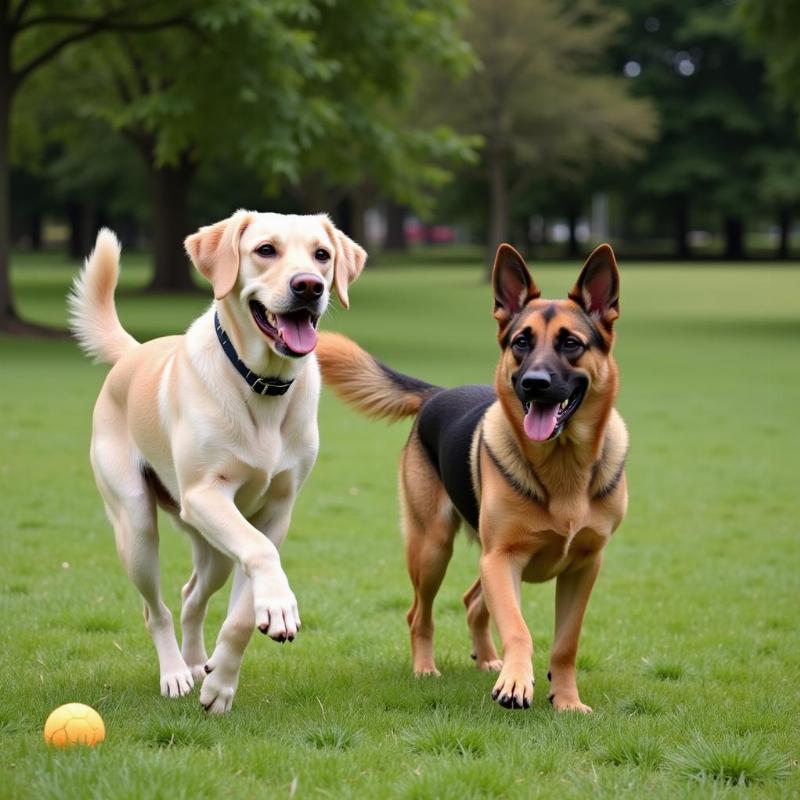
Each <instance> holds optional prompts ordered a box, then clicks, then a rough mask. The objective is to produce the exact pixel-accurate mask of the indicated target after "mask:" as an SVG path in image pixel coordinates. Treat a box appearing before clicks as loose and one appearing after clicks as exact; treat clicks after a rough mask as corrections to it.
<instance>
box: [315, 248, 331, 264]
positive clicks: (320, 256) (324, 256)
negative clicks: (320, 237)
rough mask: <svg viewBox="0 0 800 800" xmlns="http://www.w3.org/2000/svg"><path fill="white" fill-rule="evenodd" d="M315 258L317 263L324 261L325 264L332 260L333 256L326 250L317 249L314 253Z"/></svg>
mask: <svg viewBox="0 0 800 800" xmlns="http://www.w3.org/2000/svg"><path fill="white" fill-rule="evenodd" d="M314 258H316V259H317V261H322V262H323V263H324V262H325V261H330V260H331V254H330V253H329V252H328V251H327V250H325V249H324V248H322V247H319V248H317V251H316V253H314Z"/></svg>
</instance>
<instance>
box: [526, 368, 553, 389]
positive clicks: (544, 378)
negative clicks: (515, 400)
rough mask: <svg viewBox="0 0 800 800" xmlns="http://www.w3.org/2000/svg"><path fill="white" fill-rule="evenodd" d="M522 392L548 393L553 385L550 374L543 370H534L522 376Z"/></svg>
mask: <svg viewBox="0 0 800 800" xmlns="http://www.w3.org/2000/svg"><path fill="white" fill-rule="evenodd" d="M520 384H521V386H522V391H523V392H525V393H526V394H528V393H531V392H546V391H547V390H548V389H549V388H550V387H551V386H552V384H553V381H552V379H551V378H550V373H549V372H545V371H544V370H542V369H532V370H529V371H528V372H526V373H525V374H524V375H523V376H522V380H521V381H520Z"/></svg>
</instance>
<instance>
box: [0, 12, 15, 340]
mask: <svg viewBox="0 0 800 800" xmlns="http://www.w3.org/2000/svg"><path fill="white" fill-rule="evenodd" d="M3 23H4V24H5V20H3ZM11 101H12V87H11V53H10V42H9V41H8V37H7V34H6V32H5V31H0V330H9V329H10V328H12V327H13V325H14V323H15V322H17V311H16V309H15V308H14V298H13V296H12V293H11V263H10V258H9V254H10V250H11V169H10V165H9V160H10V156H11V153H10V149H11V148H10V142H9V132H10V127H11V126H10V123H11Z"/></svg>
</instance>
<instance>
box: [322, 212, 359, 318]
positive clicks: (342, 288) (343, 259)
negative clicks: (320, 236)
mask: <svg viewBox="0 0 800 800" xmlns="http://www.w3.org/2000/svg"><path fill="white" fill-rule="evenodd" d="M320 216H321V218H322V224H323V226H324V227H325V229H326V230H327V232H328V236H330V237H331V240H332V242H333V245H334V247H335V248H336V253H335V254H334V262H333V288H334V289H335V290H336V296H337V297H338V298H339V302H340V303H341V304H342V306H343V307H344V308H350V298H349V297H348V294H347V287H348V286H349V285H350V284H351V283H352V282H353V281H354V280H355V279H356V278H357V277H358V276H359V275H360V274H361V270H362V269H364V265H365V264H366V263H367V251H366V250H365V249H364V248H363V247H361V245H358V244H356V243H355V242H354V241H353V240H352V239H351V238H350V237H349V236H346V235H345V234H343V233H342V232H341V231H340V230H339V229H338V228H337V227H336V226H335V225H334V224H333V223H332V222H331V220H330V218H329V217H328V215H327V214H321V215H320Z"/></svg>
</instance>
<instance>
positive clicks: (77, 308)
mask: <svg viewBox="0 0 800 800" xmlns="http://www.w3.org/2000/svg"><path fill="white" fill-rule="evenodd" d="M119 254H120V244H119V239H117V237H116V236H115V235H114V233H113V232H112V231H110V230H109V229H108V228H103V229H102V230H101V231H100V233H98V234H97V241H96V242H95V245H94V250H93V251H92V254H91V255H90V256H89V258H87V259H86V262H85V263H84V265H83V269H82V270H81V271H80V273H79V274H78V276H77V277H76V278H75V280H74V281H73V282H72V291H71V292H70V294H69V296H68V297H67V307H68V308H69V327H70V330H71V331H72V333H73V335H74V336H75V338H76V339H77V340H78V343H79V344H80V346H81V349H82V350H83V351H84V352H85V353H86V354H87V355H89V356H91V357H92V358H93V359H94V360H95V362H98V363H104V364H115V363H116V362H117V361H119V359H120V358H121V357H122V356H123V355H124V354H125V353H127V352H128V350H131V349H133V348H134V347H136V346H137V345H138V344H139V342H137V341H136V339H134V338H133V336H131V335H130V334H129V333H128V332H127V331H126V330H125V329H124V328H123V327H122V324H121V323H120V321H119V317H118V316H117V308H116V306H115V305H114V290H115V289H116V288H117V279H118V278H119Z"/></svg>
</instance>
